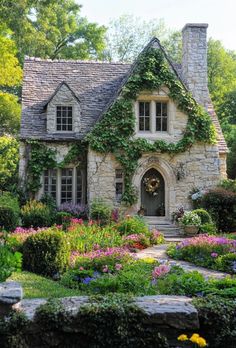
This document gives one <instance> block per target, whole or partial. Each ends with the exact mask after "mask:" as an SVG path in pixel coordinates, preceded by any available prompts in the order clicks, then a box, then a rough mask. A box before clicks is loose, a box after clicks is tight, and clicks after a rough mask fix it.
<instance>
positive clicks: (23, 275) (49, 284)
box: [8, 272, 81, 298]
mask: <svg viewBox="0 0 236 348" xmlns="http://www.w3.org/2000/svg"><path fill="white" fill-rule="evenodd" d="M8 280H14V281H16V282H19V283H21V285H22V287H23V292H24V294H23V295H24V298H58V297H67V296H79V295H81V293H80V292H79V290H72V289H68V288H65V287H64V286H62V285H61V284H60V283H58V282H55V281H53V280H51V279H48V278H45V277H42V276H39V275H37V274H34V273H30V272H19V273H13V274H12V275H11V277H10V278H8Z"/></svg>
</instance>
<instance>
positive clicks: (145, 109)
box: [139, 102, 150, 131]
mask: <svg viewBox="0 0 236 348" xmlns="http://www.w3.org/2000/svg"><path fill="white" fill-rule="evenodd" d="M139 130H140V131H150V103H149V102H139Z"/></svg>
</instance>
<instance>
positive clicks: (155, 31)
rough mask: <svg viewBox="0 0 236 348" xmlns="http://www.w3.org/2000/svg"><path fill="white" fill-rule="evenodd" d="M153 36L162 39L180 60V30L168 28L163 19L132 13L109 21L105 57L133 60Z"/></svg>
mask: <svg viewBox="0 0 236 348" xmlns="http://www.w3.org/2000/svg"><path fill="white" fill-rule="evenodd" d="M153 37H157V38H158V39H159V40H161V42H162V43H163V45H165V49H166V51H167V52H168V53H170V57H171V58H173V59H175V60H176V61H179V60H180V51H181V34H180V32H172V31H170V30H169V29H167V27H166V25H165V22H164V20H163V19H160V20H158V19H153V20H149V21H145V20H143V19H141V18H139V17H134V16H132V15H123V16H121V17H119V18H117V19H114V20H112V21H111V22H110V23H109V26H108V32H107V36H106V44H107V45H106V51H105V59H107V60H109V61H112V60H113V61H114V60H115V61H116V60H117V61H122V62H132V61H133V60H134V59H135V58H136V57H137V56H138V54H139V53H140V52H141V50H142V49H143V48H144V47H145V45H146V44H148V42H149V41H150V40H151V39H152V38H153Z"/></svg>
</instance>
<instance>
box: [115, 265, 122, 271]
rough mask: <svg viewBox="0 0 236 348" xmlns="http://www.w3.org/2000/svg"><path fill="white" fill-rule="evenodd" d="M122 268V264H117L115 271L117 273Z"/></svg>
mask: <svg viewBox="0 0 236 348" xmlns="http://www.w3.org/2000/svg"><path fill="white" fill-rule="evenodd" d="M121 268H122V265H121V264H120V263H117V264H116V265H115V269H116V270H117V271H120V270H121Z"/></svg>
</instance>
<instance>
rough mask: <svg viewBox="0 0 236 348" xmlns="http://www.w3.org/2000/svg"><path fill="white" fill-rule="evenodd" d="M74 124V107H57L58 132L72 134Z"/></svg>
mask: <svg viewBox="0 0 236 348" xmlns="http://www.w3.org/2000/svg"><path fill="white" fill-rule="evenodd" d="M72 124H73V115H72V106H57V122H56V127H57V128H56V129H57V131H66V132H71V131H72V128H73V126H72Z"/></svg>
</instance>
